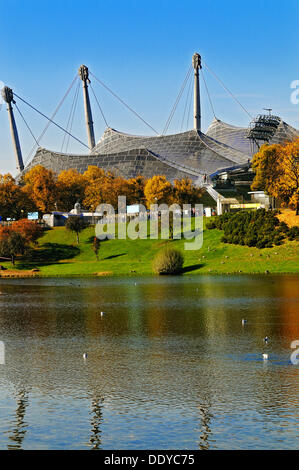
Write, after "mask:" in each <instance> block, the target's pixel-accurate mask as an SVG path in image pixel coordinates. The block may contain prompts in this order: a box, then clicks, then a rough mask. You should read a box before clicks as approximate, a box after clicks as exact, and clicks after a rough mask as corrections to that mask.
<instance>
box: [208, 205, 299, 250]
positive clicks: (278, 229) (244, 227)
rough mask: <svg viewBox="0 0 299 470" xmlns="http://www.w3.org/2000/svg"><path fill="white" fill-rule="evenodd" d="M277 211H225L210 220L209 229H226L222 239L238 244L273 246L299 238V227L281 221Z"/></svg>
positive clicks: (261, 246) (262, 246) (258, 246)
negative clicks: (290, 226) (287, 239)
mask: <svg viewBox="0 0 299 470" xmlns="http://www.w3.org/2000/svg"><path fill="white" fill-rule="evenodd" d="M276 216H277V211H266V210H265V209H258V210H257V211H254V212H249V211H239V212H235V213H231V212H228V213H225V214H223V215H220V216H218V217H215V219H213V220H212V221H211V222H209V223H208V224H207V225H206V227H207V229H213V228H217V229H219V230H223V231H224V235H223V237H222V238H221V241H222V242H224V243H233V244H236V245H247V246H256V247H257V248H271V247H272V246H273V244H275V245H281V243H282V242H283V240H284V239H285V238H286V237H288V238H289V239H290V240H298V239H299V227H292V228H291V229H290V228H289V227H288V226H287V224H286V223H285V222H279V220H278V218H277V217H276Z"/></svg>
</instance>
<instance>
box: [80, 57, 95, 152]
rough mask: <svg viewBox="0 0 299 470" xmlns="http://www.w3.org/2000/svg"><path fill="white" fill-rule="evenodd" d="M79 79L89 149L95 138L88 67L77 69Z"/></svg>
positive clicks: (91, 147) (82, 66)
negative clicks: (80, 81) (81, 88)
mask: <svg viewBox="0 0 299 470" xmlns="http://www.w3.org/2000/svg"><path fill="white" fill-rule="evenodd" d="M79 77H80V78H81V80H82V85H83V98H84V110H85V121H86V128H87V137H88V146H89V148H90V150H91V149H93V147H94V146H95V138H94V129H93V120H92V113H91V106H90V100H89V93H88V83H90V80H89V72H88V67H86V65H81V67H80V68H79Z"/></svg>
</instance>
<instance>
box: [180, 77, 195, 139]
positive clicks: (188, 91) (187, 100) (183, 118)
mask: <svg viewBox="0 0 299 470" xmlns="http://www.w3.org/2000/svg"><path fill="white" fill-rule="evenodd" d="M192 83H193V80H192V79H191V80H190V79H189V85H188V90H187V96H186V102H185V107H184V113H183V117H182V123H181V129H180V132H182V130H183V126H184V121H185V116H186V111H187V107H188V104H189V99H190V91H191V88H192Z"/></svg>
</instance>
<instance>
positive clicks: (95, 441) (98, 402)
mask: <svg viewBox="0 0 299 470" xmlns="http://www.w3.org/2000/svg"><path fill="white" fill-rule="evenodd" d="M103 402H104V399H103V398H102V397H101V396H95V397H93V399H92V400H91V414H92V419H91V434H90V439H89V442H90V444H91V446H92V448H93V450H99V449H100V448H101V445H102V440H101V434H102V431H101V428H100V426H101V423H102V421H103V411H102V408H103Z"/></svg>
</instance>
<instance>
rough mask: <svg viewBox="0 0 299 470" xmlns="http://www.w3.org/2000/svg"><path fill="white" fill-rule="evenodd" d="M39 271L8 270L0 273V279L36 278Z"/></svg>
mask: <svg viewBox="0 0 299 470" xmlns="http://www.w3.org/2000/svg"><path fill="white" fill-rule="evenodd" d="M38 273H39V271H38V270H36V269H32V270H30V271H25V270H24V271H17V270H8V269H7V271H0V278H3V277H36V276H38Z"/></svg>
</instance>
